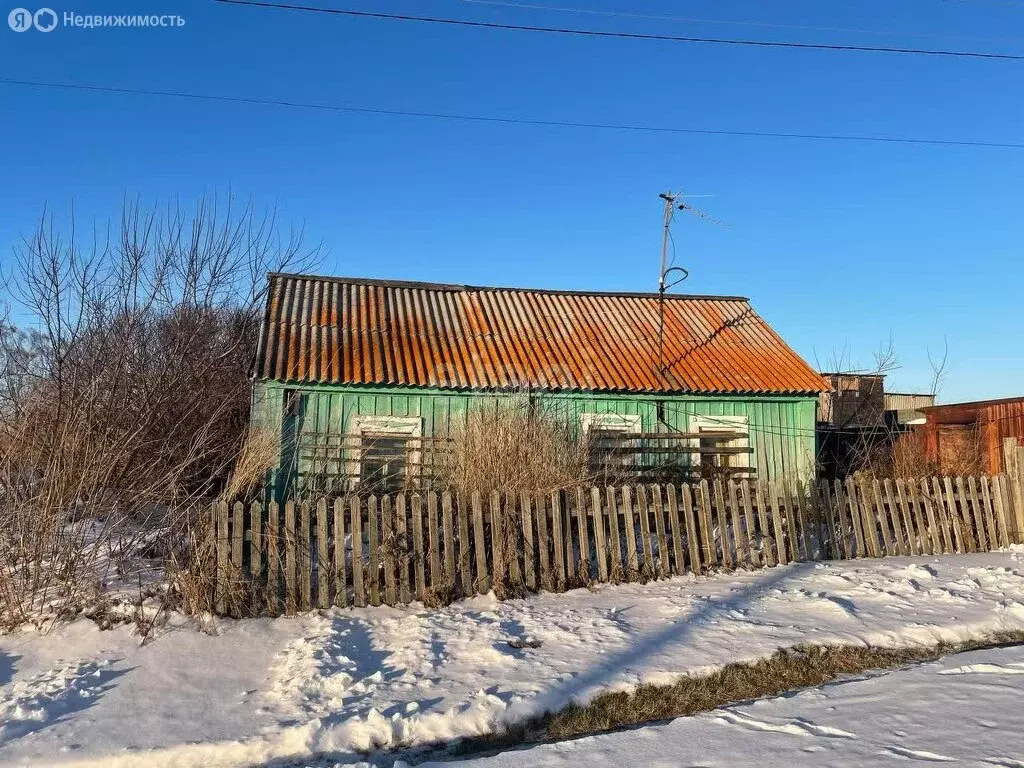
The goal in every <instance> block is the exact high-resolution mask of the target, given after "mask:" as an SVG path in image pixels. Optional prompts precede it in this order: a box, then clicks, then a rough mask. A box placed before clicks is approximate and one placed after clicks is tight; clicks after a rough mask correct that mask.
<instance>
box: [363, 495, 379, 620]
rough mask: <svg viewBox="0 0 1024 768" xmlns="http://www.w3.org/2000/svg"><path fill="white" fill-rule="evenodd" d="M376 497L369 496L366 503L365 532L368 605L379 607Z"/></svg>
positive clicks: (377, 513)
mask: <svg viewBox="0 0 1024 768" xmlns="http://www.w3.org/2000/svg"><path fill="white" fill-rule="evenodd" d="M378 515H379V508H378V507H377V497H376V496H370V499H369V501H368V502H367V518H366V532H367V535H368V536H369V538H370V547H369V553H370V562H369V564H368V566H367V569H368V571H369V574H370V604H371V605H380V530H381V526H380V518H379V516H378Z"/></svg>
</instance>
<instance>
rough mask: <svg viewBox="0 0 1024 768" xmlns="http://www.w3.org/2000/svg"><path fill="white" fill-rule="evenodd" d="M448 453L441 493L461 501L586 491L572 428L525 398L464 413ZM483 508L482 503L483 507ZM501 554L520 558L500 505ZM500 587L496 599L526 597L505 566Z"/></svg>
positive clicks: (516, 518) (581, 452) (514, 526)
mask: <svg viewBox="0 0 1024 768" xmlns="http://www.w3.org/2000/svg"><path fill="white" fill-rule="evenodd" d="M451 438H452V441H451V448H450V450H449V453H448V456H447V459H446V461H445V462H444V464H443V466H442V468H441V472H440V481H441V484H442V486H443V487H445V488H446V489H448V490H450V491H452V492H453V493H454V494H456V495H458V496H460V497H462V498H470V497H471V495H472V494H473V493H479V494H480V496H481V498H482V499H489V498H490V497H491V493H492V492H494V491H497V492H499V493H500V494H501V498H502V499H503V500H504V499H506V498H507V497H508V496H509V495H511V496H512V497H514V498H515V497H518V496H519V495H520V494H522V493H530V494H533V495H536V494H550V493H552V492H553V491H559V490H565V489H569V488H576V487H579V486H584V485H587V484H588V483H589V482H590V481H591V477H590V475H589V471H588V452H587V447H586V445H585V444H584V443H583V442H582V441H580V440H579V439H578V438H577V436H576V434H575V431H574V428H573V425H572V424H571V423H570V422H569V421H568V420H566V419H564V418H562V417H561V416H559V415H558V414H556V413H554V412H552V411H549V410H545V409H544V408H543V407H542V406H540V405H538V404H537V403H536V402H535V401H533V400H531V399H530V398H529V397H528V396H526V395H518V396H513V397H509V398H502V399H500V400H494V401H493V402H491V403H488V405H487V406H486V407H484V408H480V409H477V410H473V411H470V413H469V414H468V415H467V417H466V420H465V422H463V423H462V424H459V425H457V426H456V427H455V428H454V429H453V431H452V434H451ZM485 503H486V502H485ZM501 531H502V533H501V538H502V551H503V552H521V551H523V548H524V547H525V546H527V545H526V543H525V542H524V541H523V540H522V518H521V517H520V515H519V514H518V513H516V512H515V511H514V508H512V514H505V505H504V504H502V515H501ZM510 565H511V566H512V567H511V568H508V569H503V570H504V571H505V574H506V575H505V578H504V580H503V582H501V583H497V584H495V585H494V590H495V592H496V594H497V595H498V596H499V598H501V599H507V598H510V597H521V596H523V595H525V594H526V591H527V590H526V587H525V585H524V583H523V580H522V574H521V573H519V569H518V568H517V567H516V566H515V560H514V559H512V560H511V561H510Z"/></svg>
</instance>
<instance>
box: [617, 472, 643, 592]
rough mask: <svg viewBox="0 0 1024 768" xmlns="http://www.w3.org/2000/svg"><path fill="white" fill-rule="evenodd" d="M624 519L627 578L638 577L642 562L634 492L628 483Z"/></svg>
mask: <svg viewBox="0 0 1024 768" xmlns="http://www.w3.org/2000/svg"><path fill="white" fill-rule="evenodd" d="M621 493H622V519H623V523H624V526H623V527H624V528H625V529H626V578H627V580H630V581H632V580H634V579H636V575H637V574H638V573H639V572H640V564H639V563H638V562H637V557H636V519H635V517H634V515H633V494H632V493H631V492H630V488H629V486H628V485H624V486H622V490H621Z"/></svg>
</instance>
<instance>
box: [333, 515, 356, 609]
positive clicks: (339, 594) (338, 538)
mask: <svg viewBox="0 0 1024 768" xmlns="http://www.w3.org/2000/svg"><path fill="white" fill-rule="evenodd" d="M352 543H353V545H355V540H354V539H353V541H352ZM353 554H354V550H353ZM334 604H335V605H338V606H341V607H342V608H344V607H345V606H347V605H348V574H347V568H346V565H345V502H344V500H343V499H335V500H334Z"/></svg>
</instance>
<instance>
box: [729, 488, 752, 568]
mask: <svg viewBox="0 0 1024 768" xmlns="http://www.w3.org/2000/svg"><path fill="white" fill-rule="evenodd" d="M725 488H726V495H727V496H728V499H729V514H730V516H731V518H732V541H733V547H734V550H733V551H734V553H735V558H734V562H735V564H736V567H737V568H739V567H740V565H742V564H743V563H744V562H746V563H747V564H748V565H749V564H750V551H749V548H748V545H747V544H746V541H747V538H746V536H745V535H744V533H743V523H742V522H741V511H740V505H739V501H738V493H737V488H736V481H735V480H733V479H732V478H731V477H730V478H729V479H728V480H727V481H726V484H725Z"/></svg>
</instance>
